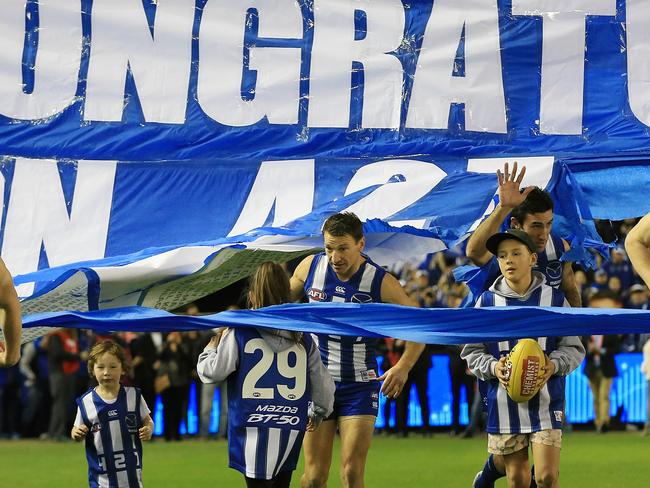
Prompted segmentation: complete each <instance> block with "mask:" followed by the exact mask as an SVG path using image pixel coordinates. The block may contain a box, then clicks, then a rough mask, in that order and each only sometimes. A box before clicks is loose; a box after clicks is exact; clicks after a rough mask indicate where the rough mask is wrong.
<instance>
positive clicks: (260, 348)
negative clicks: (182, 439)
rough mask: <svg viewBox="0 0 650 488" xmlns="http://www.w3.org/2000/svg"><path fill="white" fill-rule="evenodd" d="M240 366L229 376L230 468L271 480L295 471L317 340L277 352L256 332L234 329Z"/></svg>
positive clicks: (304, 427) (306, 339)
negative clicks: (310, 364) (310, 353)
mask: <svg viewBox="0 0 650 488" xmlns="http://www.w3.org/2000/svg"><path fill="white" fill-rule="evenodd" d="M233 332H234V333H235V338H236V341H237V346H238V350H239V366H238V368H237V370H236V371H235V372H233V373H232V374H231V375H230V376H228V451H229V455H230V463H229V466H230V467H231V468H234V469H236V470H238V471H240V472H241V473H243V474H244V475H246V476H247V477H249V478H255V479H271V478H274V477H275V476H277V474H278V473H280V472H281V471H287V470H291V471H293V470H294V469H296V463H297V462H298V457H299V455H300V448H301V446H302V441H303V437H304V435H305V429H306V427H307V421H308V407H309V401H310V399H311V384H310V379H309V373H308V362H307V355H308V353H307V352H308V351H309V350H310V349H311V347H312V344H313V342H312V339H311V337H310V336H308V335H304V336H303V339H302V341H301V343H300V344H294V345H292V346H290V347H289V348H287V349H283V350H281V351H274V350H273V349H272V348H271V346H270V345H269V344H268V343H267V342H266V341H265V340H264V339H263V338H262V336H261V335H260V333H259V332H258V331H257V330H255V329H253V328H237V329H233Z"/></svg>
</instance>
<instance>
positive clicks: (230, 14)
mask: <svg viewBox="0 0 650 488" xmlns="http://www.w3.org/2000/svg"><path fill="white" fill-rule="evenodd" d="M252 8H255V9H257V12H258V15H259V31H258V36H259V37H267V38H273V39H301V38H302V36H303V32H302V29H303V27H302V14H301V12H300V6H299V5H298V3H297V2H295V1H294V0H249V1H247V2H233V1H232V0H211V1H210V2H208V3H207V4H206V6H205V8H204V10H203V16H202V17H201V32H200V34H199V52H200V53H201V54H200V57H201V60H200V61H199V79H198V86H197V98H198V100H199V104H200V105H201V108H202V109H203V110H204V111H205V113H206V114H207V115H208V116H210V117H211V118H212V119H214V120H215V121H217V122H219V123H221V124H225V125H231V126H237V127H240V126H245V125H252V124H255V123H256V122H258V121H259V120H261V119H262V118H263V117H264V116H266V117H267V118H268V121H269V123H271V124H296V123H298V106H299V102H300V63H301V59H300V57H301V49H300V48H298V47H294V48H290V47H250V50H249V51H250V58H249V69H250V70H251V71H253V70H256V71H257V80H256V84H255V97H254V98H253V99H252V100H244V99H243V98H242V64H243V49H244V35H245V31H246V17H247V12H248V10H250V9H252Z"/></svg>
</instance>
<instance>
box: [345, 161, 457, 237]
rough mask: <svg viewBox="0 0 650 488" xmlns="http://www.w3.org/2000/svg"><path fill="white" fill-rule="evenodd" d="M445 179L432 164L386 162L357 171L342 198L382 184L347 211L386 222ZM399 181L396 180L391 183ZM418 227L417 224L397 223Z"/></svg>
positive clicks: (411, 222) (363, 217)
mask: <svg viewBox="0 0 650 488" xmlns="http://www.w3.org/2000/svg"><path fill="white" fill-rule="evenodd" d="M445 176H447V173H445V172H444V171H443V170H442V169H440V168H439V167H438V166H436V165H435V164H432V163H426V162H424V161H414V160H411V159H389V160H386V161H379V162H376V163H372V164H368V165H366V166H363V167H361V168H359V170H358V171H357V172H356V173H355V174H354V177H353V178H352V180H350V183H349V184H348V187H347V189H346V190H345V195H350V194H351V193H354V192H357V191H359V190H363V189H364V188H368V187H370V186H373V185H382V186H380V187H379V188H377V189H376V190H374V191H373V192H372V193H370V194H369V195H366V196H365V197H364V198H362V199H361V200H359V201H358V202H356V203H354V204H352V205H351V206H350V207H348V208H347V209H346V211H348V212H354V213H355V214H357V216H358V217H359V218H360V219H361V220H362V221H363V220H366V219H374V218H376V219H386V218H388V217H390V216H391V215H395V214H396V213H397V212H399V211H401V210H403V209H405V208H406V207H408V206H409V205H411V204H413V203H415V202H417V201H418V200H419V199H420V198H422V197H423V196H425V195H426V194H427V193H429V192H430V191H431V190H432V189H433V188H434V187H435V186H436V185H437V184H438V183H440V181H442V179H443V178H444V177H445ZM396 177H397V178H398V180H399V181H395V182H391V179H393V178H396ZM405 223H409V224H410V225H414V226H417V225H418V224H419V222H416V221H409V222H400V225H403V224H405Z"/></svg>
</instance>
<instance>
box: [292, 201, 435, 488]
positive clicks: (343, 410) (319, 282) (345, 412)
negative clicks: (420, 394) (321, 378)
mask: <svg viewBox="0 0 650 488" xmlns="http://www.w3.org/2000/svg"><path fill="white" fill-rule="evenodd" d="M323 237H324V241H325V252H324V253H321V254H317V255H315V256H309V257H307V258H305V259H304V260H303V261H302V262H301V263H300V264H299V265H298V267H297V268H296V270H295V272H294V275H293V277H292V278H291V294H292V299H294V300H298V299H299V298H300V297H302V296H303V294H306V295H307V297H308V299H309V301H310V302H323V301H326V302H356V303H372V302H387V303H395V304H399V305H409V306H415V307H417V306H418V303H417V302H415V301H414V300H411V299H410V298H409V297H408V296H407V295H406V293H405V292H404V290H403V289H402V287H401V285H400V284H399V282H398V281H397V279H396V278H395V277H394V276H392V275H390V274H388V273H386V272H385V271H384V269H382V268H381V267H380V266H378V265H377V264H375V263H373V262H372V261H371V260H370V258H368V256H366V255H364V254H363V253H362V251H363V248H364V245H365V239H364V236H363V226H362V223H361V221H360V220H359V218H358V217H357V216H356V215H354V214H352V213H349V212H346V213H340V214H336V215H332V216H331V217H329V218H328V219H327V220H326V221H325V223H324V224H323ZM317 341H318V345H319V347H320V351H321V357H322V359H323V363H324V364H325V365H326V366H327V369H328V371H329V372H330V374H331V375H332V377H333V378H334V381H335V383H336V393H335V398H334V413H333V415H332V416H331V417H330V418H329V419H327V421H325V422H323V425H322V426H321V427H320V428H319V429H318V430H317V431H315V432H309V433H307V435H306V436H305V443H304V453H305V473H304V475H303V477H302V480H301V483H302V486H303V487H309V488H320V487H325V486H326V485H327V479H328V477H329V469H330V465H331V462H332V448H333V442H334V435H335V433H336V429H337V427H338V429H339V432H340V434H341V478H342V481H343V486H345V487H352V488H356V487H363V486H364V471H365V464H366V457H367V454H368V449H369V448H370V443H371V441H372V434H373V431H374V425H375V419H376V416H377V409H378V406H379V381H383V382H384V383H383V385H382V387H381V392H382V393H383V394H384V395H386V396H388V397H392V398H396V397H398V396H399V394H400V393H401V391H402V388H403V387H404V384H405V383H406V380H407V378H408V374H409V371H410V370H411V368H412V367H413V365H414V364H415V362H416V361H417V359H418V357H419V356H420V354H421V352H422V350H423V349H424V345H422V344H417V343H413V342H407V344H406V349H405V351H404V354H403V355H402V357H401V359H400V360H399V362H398V363H397V364H396V365H395V366H393V367H392V368H391V369H390V370H388V371H387V372H386V373H384V375H382V376H381V377H377V362H376V357H377V353H376V350H375V345H376V339H368V338H364V337H342V336H336V335H320V334H319V335H318V336H317Z"/></svg>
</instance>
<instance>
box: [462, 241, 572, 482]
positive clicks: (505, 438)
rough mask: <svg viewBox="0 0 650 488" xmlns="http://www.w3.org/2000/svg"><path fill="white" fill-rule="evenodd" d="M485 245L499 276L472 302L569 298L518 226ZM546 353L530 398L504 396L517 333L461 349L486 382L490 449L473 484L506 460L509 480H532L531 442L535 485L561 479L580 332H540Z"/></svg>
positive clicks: (551, 302) (554, 302) (548, 302)
mask: <svg viewBox="0 0 650 488" xmlns="http://www.w3.org/2000/svg"><path fill="white" fill-rule="evenodd" d="M486 246H487V248H488V250H489V251H490V252H491V253H493V254H494V255H495V256H496V257H497V260H498V262H499V268H500V270H501V274H502V276H500V277H499V278H497V280H496V281H495V282H494V284H493V285H492V286H491V287H490V289H489V290H488V291H486V292H484V293H483V294H482V295H481V296H480V298H479V300H478V302H477V304H476V306H477V307H507V306H556V307H561V306H565V307H566V306H569V304H568V302H567V301H566V299H565V298H564V295H563V294H562V292H561V291H560V290H558V289H556V288H553V287H551V286H549V285H547V284H545V283H544V277H543V276H542V274H541V273H540V272H539V271H535V270H534V269H533V268H534V266H535V262H536V259H537V256H536V254H535V244H534V243H533V242H532V240H531V239H530V237H529V236H528V234H527V233H526V232H524V231H522V230H519V229H508V230H507V231H506V232H502V233H499V234H495V235H493V236H492V237H490V238H489V239H488V240H487V243H486ZM537 341H538V342H539V344H540V346H541V347H542V349H543V350H544V352H545V353H546V355H547V361H546V364H547V366H546V368H544V374H543V376H542V377H541V378H540V384H541V385H542V386H541V389H540V390H539V393H538V394H537V395H535V396H534V397H533V398H532V399H531V400H529V401H528V402H523V403H516V402H514V401H513V400H511V399H510V397H509V396H508V394H507V392H506V389H505V385H506V384H507V377H506V372H507V367H506V364H505V362H506V355H507V354H508V353H509V352H510V350H511V349H512V347H514V345H515V344H516V343H517V340H506V341H501V342H498V343H487V344H467V345H466V346H465V347H464V348H463V350H462V352H461V357H462V358H463V359H465V360H466V361H467V364H468V366H469V368H470V370H471V371H472V373H474V374H475V375H476V377H477V378H479V380H482V381H484V382H486V385H487V408H488V426H487V431H488V452H489V453H490V454H491V456H490V458H489V459H488V462H487V463H486V465H485V467H484V469H483V471H481V472H479V473H478V474H477V476H476V479H475V480H474V487H477V488H481V487H491V486H494V481H495V480H496V479H498V478H499V477H501V476H502V474H500V473H499V471H498V470H497V469H496V466H498V465H502V466H504V467H505V473H506V476H507V477H508V486H513V487H523V488H528V487H529V486H530V484H531V472H530V465H529V463H528V445H529V444H531V447H532V451H533V460H534V462H535V468H536V472H535V481H536V482H537V486H539V487H555V486H557V483H558V476H559V462H560V448H561V445H562V430H561V427H562V422H563V420H564V384H565V377H566V375H568V374H569V373H570V372H571V371H573V370H574V369H575V368H577V367H578V366H579V365H580V363H581V362H582V360H583V359H584V357H585V349H584V346H583V345H582V342H581V341H580V338H578V337H538V338H537Z"/></svg>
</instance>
